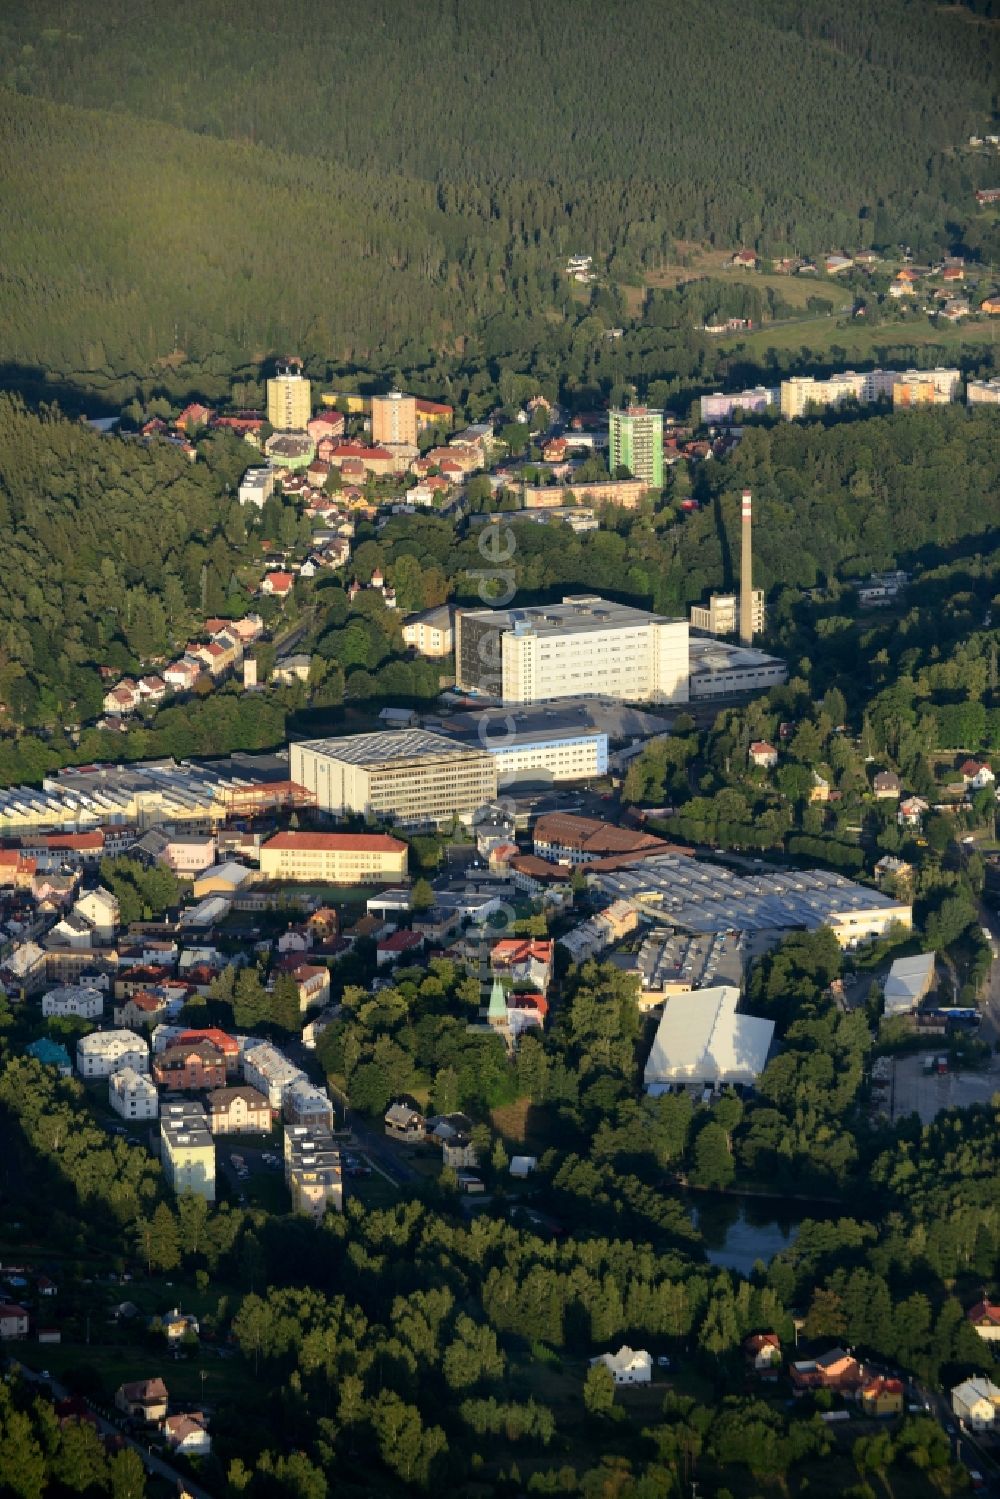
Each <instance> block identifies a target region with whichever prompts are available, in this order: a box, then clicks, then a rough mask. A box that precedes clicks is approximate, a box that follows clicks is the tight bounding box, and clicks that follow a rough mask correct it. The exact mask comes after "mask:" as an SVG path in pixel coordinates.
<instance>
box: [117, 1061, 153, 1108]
mask: <svg viewBox="0 0 1000 1499" xmlns="http://www.w3.org/2000/svg"><path fill="white" fill-rule="evenodd" d="M108 1103H109V1104H110V1105H111V1107H112V1108H113V1109H114V1111H115V1113H116V1114H120V1115H121V1116H122V1118H123V1119H155V1118H156V1116H157V1114H158V1112H159V1108H160V1095H159V1093H158V1091H157V1088H156V1084H155V1083H153V1082H151V1081H150V1079H149V1078H148V1077H146V1076H145V1074H144V1073H142V1072H136V1070H135V1068H134V1067H123V1068H122V1069H121V1071H120V1072H113V1073H112V1074H111V1076H110V1078H109V1079H108Z"/></svg>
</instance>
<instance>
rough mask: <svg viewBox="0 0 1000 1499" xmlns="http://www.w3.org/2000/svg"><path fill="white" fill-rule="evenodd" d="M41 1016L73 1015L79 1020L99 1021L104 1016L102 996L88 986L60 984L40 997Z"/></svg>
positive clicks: (99, 992) (97, 990)
mask: <svg viewBox="0 0 1000 1499" xmlns="http://www.w3.org/2000/svg"><path fill="white" fill-rule="evenodd" d="M42 1014H43V1015H44V1016H45V1017H46V1019H48V1018H49V1017H50V1016H52V1015H75V1016H76V1017H77V1018H78V1019H80V1020H100V1018H101V1016H102V1015H103V1014H104V995H103V994H102V993H101V991H100V989H94V988H91V986H90V985H89V984H60V986H59V988H58V989H50V990H49V992H48V994H43V995H42Z"/></svg>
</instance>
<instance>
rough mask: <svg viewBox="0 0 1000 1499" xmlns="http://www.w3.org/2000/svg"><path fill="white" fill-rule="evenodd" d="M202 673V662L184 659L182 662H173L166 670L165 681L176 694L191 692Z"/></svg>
mask: <svg viewBox="0 0 1000 1499" xmlns="http://www.w3.org/2000/svg"><path fill="white" fill-rule="evenodd" d="M201 671H202V668H201V662H200V661H189V660H188V659H187V657H184V658H182V659H181V660H180V661H171V663H170V665H169V666H168V667H166V668H165V670H164V673H163V680H164V681H165V682H166V684H167V686H168V687H171V688H172V689H173V690H174V692H190V691H191V688H192V687H193V686H194V684H195V682H197V680H198V678H199V677H200V676H201Z"/></svg>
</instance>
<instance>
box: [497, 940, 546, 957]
mask: <svg viewBox="0 0 1000 1499" xmlns="http://www.w3.org/2000/svg"><path fill="white" fill-rule="evenodd" d="M529 958H534V959H535V960H536V962H539V963H551V962H552V943H551V942H550V941H549V940H548V939H545V940H543V939H540V938H533V937H504V938H503V939H502V940H501V941H499V942H497V943H496V944H495V946H494V947H493V949H492V951H491V953H490V961H491V962H492V963H526V962H527V961H528V959H529Z"/></svg>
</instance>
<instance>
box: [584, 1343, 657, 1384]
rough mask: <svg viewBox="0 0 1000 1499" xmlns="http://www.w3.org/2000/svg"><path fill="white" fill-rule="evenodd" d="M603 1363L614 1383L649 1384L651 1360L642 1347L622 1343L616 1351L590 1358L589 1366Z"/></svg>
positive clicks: (651, 1368) (651, 1371)
mask: <svg viewBox="0 0 1000 1499" xmlns="http://www.w3.org/2000/svg"><path fill="white" fill-rule="evenodd" d="M595 1364H603V1365H604V1367H605V1368H606V1369H607V1370H608V1372H609V1374H610V1375H611V1378H612V1379H613V1380H614V1382H615V1384H616V1385H620V1384H649V1382H650V1380H651V1379H652V1377H653V1360H652V1358H651V1357H650V1355H649V1354H648V1353H647V1352H646V1350H645V1349H644V1348H638V1349H636V1348H630V1347H629V1346H628V1344H627V1343H623V1344H622V1346H621V1348H619V1350H618V1352H617V1353H600V1354H598V1356H597V1358H592V1359H591V1360H590V1365H591V1368H593V1366H594V1365H595Z"/></svg>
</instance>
